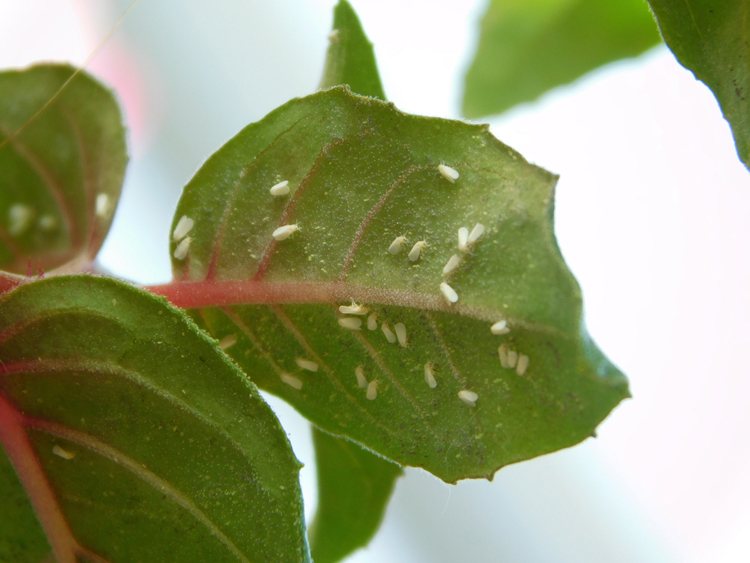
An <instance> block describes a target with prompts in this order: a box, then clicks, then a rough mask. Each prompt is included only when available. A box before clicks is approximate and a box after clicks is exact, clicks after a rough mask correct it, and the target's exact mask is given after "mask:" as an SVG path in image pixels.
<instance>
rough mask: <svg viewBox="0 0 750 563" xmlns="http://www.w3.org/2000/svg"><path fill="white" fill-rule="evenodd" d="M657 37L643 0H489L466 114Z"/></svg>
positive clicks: (487, 110) (527, 93)
mask: <svg viewBox="0 0 750 563" xmlns="http://www.w3.org/2000/svg"><path fill="white" fill-rule="evenodd" d="M657 43H659V33H658V31H657V28H656V25H655V23H654V18H653V16H652V15H651V13H650V12H649V10H648V5H647V4H646V2H645V0H606V1H602V0H492V2H491V3H490V6H489V8H488V9H487V12H486V13H485V15H484V17H483V18H482V23H481V31H480V37H479V47H478V49H477V53H476V55H475V58H474V61H473V62H472V63H471V66H470V68H469V71H468V73H467V75H466V91H465V93H464V101H463V113H464V115H465V116H467V117H471V118H476V117H481V116H485V115H491V114H495V113H500V112H503V111H505V110H507V109H509V108H511V107H513V106H514V105H516V104H520V103H523V102H529V101H532V100H535V99H536V98H538V97H539V96H541V95H542V94H544V93H545V92H546V91H547V90H550V89H552V88H554V87H555V86H560V85H562V84H568V83H569V82H572V81H573V80H575V79H577V78H579V77H581V76H583V75H584V74H586V73H587V72H589V71H591V70H594V69H595V68H597V67H599V66H601V65H604V64H606V63H609V62H612V61H616V60H618V59H622V58H626V57H634V56H636V55H639V54H641V53H643V52H644V51H646V50H647V49H649V48H650V47H653V46H654V45H656V44H657Z"/></svg>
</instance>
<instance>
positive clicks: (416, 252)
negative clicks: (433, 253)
mask: <svg viewBox="0 0 750 563" xmlns="http://www.w3.org/2000/svg"><path fill="white" fill-rule="evenodd" d="M425 246H427V243H426V242H425V241H423V240H420V241H417V242H415V243H414V246H412V247H411V250H410V251H409V260H411V261H412V262H416V261H417V260H419V256H420V255H421V254H422V249H423V248H424V247H425Z"/></svg>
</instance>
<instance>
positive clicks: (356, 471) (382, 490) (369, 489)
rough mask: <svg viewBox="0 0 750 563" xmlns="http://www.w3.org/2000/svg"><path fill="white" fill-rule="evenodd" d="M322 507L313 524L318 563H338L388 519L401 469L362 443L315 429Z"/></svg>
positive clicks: (365, 541)
mask: <svg viewBox="0 0 750 563" xmlns="http://www.w3.org/2000/svg"><path fill="white" fill-rule="evenodd" d="M313 444H314V446H315V466H316V467H317V470H318V510H317V512H316V514H315V520H314V521H313V523H312V525H311V526H310V531H309V535H310V547H311V549H312V555H313V559H314V561H315V563H335V562H336V561H340V560H342V559H343V558H344V557H346V556H347V555H349V554H350V553H352V552H353V551H354V550H356V549H358V548H360V547H364V546H365V545H367V543H368V542H369V541H370V539H371V538H372V537H373V536H374V535H375V532H376V531H377V529H378V527H379V526H380V522H381V520H382V519H383V514H384V513H385V508H386V506H387V504H388V499H389V498H390V496H391V492H392V491H393V487H394V485H395V483H396V479H397V478H398V477H400V476H401V475H402V474H403V471H402V470H401V468H400V467H399V466H398V465H396V464H394V463H391V462H389V461H387V460H385V459H383V458H381V457H378V456H376V455H375V454H373V453H370V452H368V451H366V450H363V449H362V448H361V447H360V446H358V445H357V444H354V443H353V442H350V441H348V440H345V439H343V438H336V437H335V436H331V435H330V434H326V433H325V432H321V431H320V430H318V429H317V428H313Z"/></svg>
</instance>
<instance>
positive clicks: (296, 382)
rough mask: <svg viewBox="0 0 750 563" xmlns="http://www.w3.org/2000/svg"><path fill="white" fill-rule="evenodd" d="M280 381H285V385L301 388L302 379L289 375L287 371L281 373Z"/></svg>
mask: <svg viewBox="0 0 750 563" xmlns="http://www.w3.org/2000/svg"><path fill="white" fill-rule="evenodd" d="M279 377H280V378H281V381H283V382H284V383H286V384H287V385H289V386H291V387H294V388H295V389H297V390H298V391H299V390H300V389H302V380H301V379H298V378H296V377H294V376H293V375H289V374H288V373H282V374H281V375H280V376H279Z"/></svg>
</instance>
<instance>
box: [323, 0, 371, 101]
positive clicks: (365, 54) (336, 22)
mask: <svg viewBox="0 0 750 563" xmlns="http://www.w3.org/2000/svg"><path fill="white" fill-rule="evenodd" d="M328 38H329V40H330V44H329V45H328V55H327V56H326V66H325V69H324V70H323V80H322V81H321V83H320V87H321V88H330V87H331V86H339V85H341V84H348V85H349V87H350V88H351V89H352V91H353V92H356V93H357V94H361V95H362V96H371V97H373V98H379V99H381V100H385V93H384V92H383V85H382V84H381V82H380V74H379V73H378V66H377V63H376V62H375V52H374V51H373V48H372V43H370V40H369V39H367V36H366V35H365V32H364V30H363V29H362V24H361V23H360V21H359V18H358V17H357V14H356V12H355V11H354V9H352V7H351V5H350V4H349V2H347V0H339V3H338V4H337V5H336V8H335V9H334V12H333V31H331V35H329V36H328Z"/></svg>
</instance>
